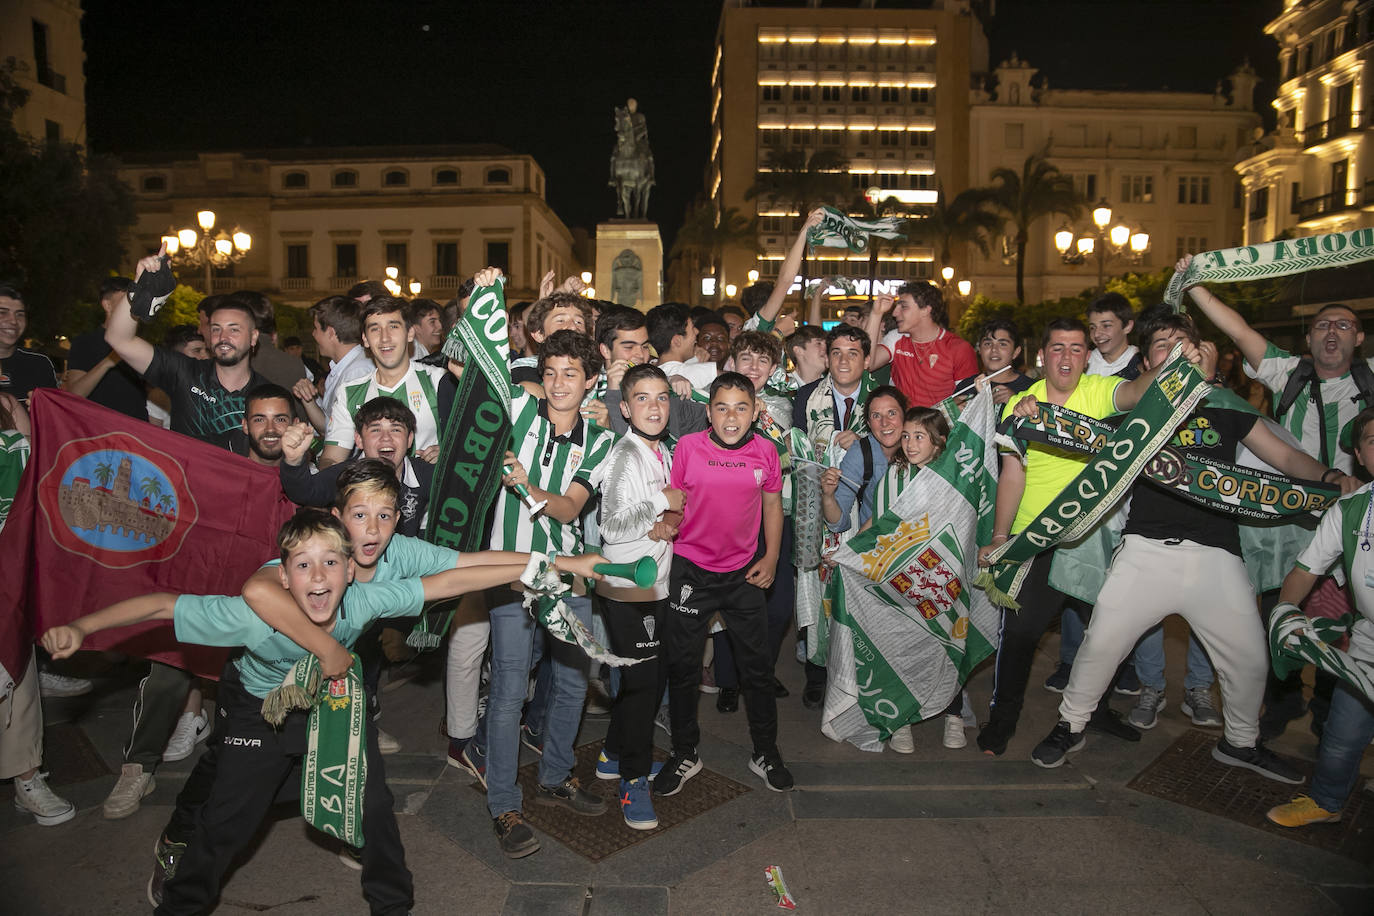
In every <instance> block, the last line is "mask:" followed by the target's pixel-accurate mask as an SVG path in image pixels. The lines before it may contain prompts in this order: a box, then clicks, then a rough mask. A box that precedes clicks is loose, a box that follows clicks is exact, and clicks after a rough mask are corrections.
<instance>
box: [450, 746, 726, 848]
mask: <svg viewBox="0 0 1374 916" xmlns="http://www.w3.org/2000/svg"><path fill="white" fill-rule="evenodd" d="M600 751H601V742H600V741H597V742H594V743H592V744H584V745H582V746H581V747H579V748H577V763H576V765H574V766H573V775H574V776H576V777H577V778H578V779H579V780H581V782H582V787H583V788H584V789H586V790H587V791H589V792H595V793H596V794H597V795H600V796H601V797H602V798H604V799H606V808H607V810H606V813H605V814H603V815H601V816H600V817H584V816H582V815H579V814H574V813H573V812H571V811H569V810H567V809H566V808H562V807H559V806H553V805H538V804H535V802H534V793H535V788H536V780H537V779H538V773H539V762H538V761H535V762H534V763H529V764H526V765H525V766H522V767H521V768H520V770H519V776H518V779H519V783H520V791H521V793H522V794H523V795H524V799H525V810H524V815H525V820H526V821H527V822H528V823H529V825H530V826H531V827H533V828H535V829H536V830H539V831H540V832H542V833H545V834H548V835H549V836H551V837H553V838H554V839H555V840H557V841H558V842H560V843H562V844H563V845H564V846H566V847H568V848H569V849H571V850H572V851H573V852H575V853H577V854H578V855H580V856H583V857H585V858H587V859H589V860H591V861H593V862H600V861H601V860H602V859H605V858H607V857H609V856H613V855H615V854H616V853H618V852H620V851H621V850H622V849H626V848H628V847H630V846H633V845H635V844H636V843H642V842H644V841H645V840H651V839H653V838H654V837H656V836H659V835H660V834H662V833H664V832H666V831H668V830H672V829H673V828H674V827H678V826H681V825H682V824H685V823H687V822H688V821H690V820H691V819H692V818H694V817H696V816H697V815H700V814H705V813H706V812H707V811H710V810H711V809H712V808H717V807H719V806H721V805H723V804H725V803H726V802H728V801H730V800H731V799H734V798H738V797H739V796H741V795H743V794H744V793H745V792H748V791H749V787H748V786H746V785H743V784H741V783H738V782H735V781H734V780H733V779H728V778H726V777H724V776H722V775H720V774H719V773H716V772H713V771H712V770H709V769H705V768H703V769H702V771H701V772H700V773H698V774H697V775H695V776H693V777H692V778H691V780H690V781H689V782H688V783H687V785H686V786H684V787H683V789H682V791H681V792H679V793H678V794H677V795H672V796H669V797H667V798H658V797H657V796H655V798H654V813H655V814H656V815H657V816H658V826H657V827H656V828H654V829H653V830H631V829H630V828H629V827H627V826H625V819H624V818H623V817H621V814H620V799H619V791H620V781H619V780H610V779H605V780H603V779H597V778H596V772H595V771H596V757H597V754H598V753H599V752H600ZM667 756H668V755H667V754H665V753H664V752H663V751H662V750H660V749H659V748H654V759H655V760H666V759H667ZM473 787H474V788H475V789H476V790H477V791H478V792H481V791H482V787H481V786H480V785H478V784H477V783H473Z"/></svg>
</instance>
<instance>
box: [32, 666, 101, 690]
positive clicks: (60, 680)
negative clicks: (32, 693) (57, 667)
mask: <svg viewBox="0 0 1374 916" xmlns="http://www.w3.org/2000/svg"><path fill="white" fill-rule="evenodd" d="M93 687H94V685H93V684H92V683H91V682H90V681H88V680H86V679H85V678H84V677H67V676H66V675H63V674H54V673H53V672H51V671H43V670H42V669H39V671H38V692H39V693H41V694H42V695H43V696H45V697H79V696H83V695H84V694H88V693H90V692H91V690H92V689H93Z"/></svg>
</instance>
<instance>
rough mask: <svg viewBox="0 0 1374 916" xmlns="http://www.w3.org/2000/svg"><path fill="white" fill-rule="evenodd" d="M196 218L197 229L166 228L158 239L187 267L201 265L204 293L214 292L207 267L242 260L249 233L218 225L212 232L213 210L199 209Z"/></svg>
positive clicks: (227, 264)
mask: <svg viewBox="0 0 1374 916" xmlns="http://www.w3.org/2000/svg"><path fill="white" fill-rule="evenodd" d="M196 222H197V223H198V224H199V226H200V231H196V230H195V229H179V230H177V231H176V232H174V233H173V232H170V231H169V232H168V234H167V235H164V236H163V237H162V241H163V243H164V244H165V245H166V246H167V254H168V255H169V256H171V257H172V258H173V259H180V260H181V261H182V263H183V264H185V265H187V266H189V267H204V268H205V295H207V296H208V295H210V294H211V293H213V292H214V289H213V288H212V287H213V283H214V280H213V276H212V274H211V269H212V268H215V267H218V268H221V269H223V268H225V267H228V266H229V265H230V264H235V263H237V262H239V261H241V260H243V258H244V256H245V255H247V254H248V250H249V249H250V248H252V247H253V237H252V236H251V235H249V234H248V233H247V232H244V231H243V230H242V229H240V228H239V227H238V226H235V227H234V231H233V232H225V231H224V230H223V229H221V230H220V231H219V232H218V233H215V232H214V228H215V211H214V210H201V211H200V212H199V213H197V214H196Z"/></svg>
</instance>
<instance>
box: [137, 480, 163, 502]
mask: <svg viewBox="0 0 1374 916" xmlns="http://www.w3.org/2000/svg"><path fill="white" fill-rule="evenodd" d="M138 491H139V493H140V494H142V495H143V496H144V497H145V498H146V499H148V500H153V499H156V498H157V497H158V496H160V495H162V481H161V480H158V479H157V478H156V477H145V478H143V479H142V480H140V481H139V482H138Z"/></svg>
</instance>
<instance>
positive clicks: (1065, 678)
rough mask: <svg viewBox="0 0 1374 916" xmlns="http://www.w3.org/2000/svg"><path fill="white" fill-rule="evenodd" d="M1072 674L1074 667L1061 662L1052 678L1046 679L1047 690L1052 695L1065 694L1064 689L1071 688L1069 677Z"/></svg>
mask: <svg viewBox="0 0 1374 916" xmlns="http://www.w3.org/2000/svg"><path fill="white" fill-rule="evenodd" d="M1072 672H1073V667H1072V666H1070V665H1068V664H1066V663H1065V662H1060V663H1059V665H1058V666H1057V667H1056V668H1055V669H1054V671H1053V672H1052V673H1051V674H1050V676H1049V677H1047V678H1045V689H1046V690H1048V691H1049V692H1050V693H1063V692H1064V688H1065V687H1067V686H1069V675H1070V674H1071V673H1072Z"/></svg>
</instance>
